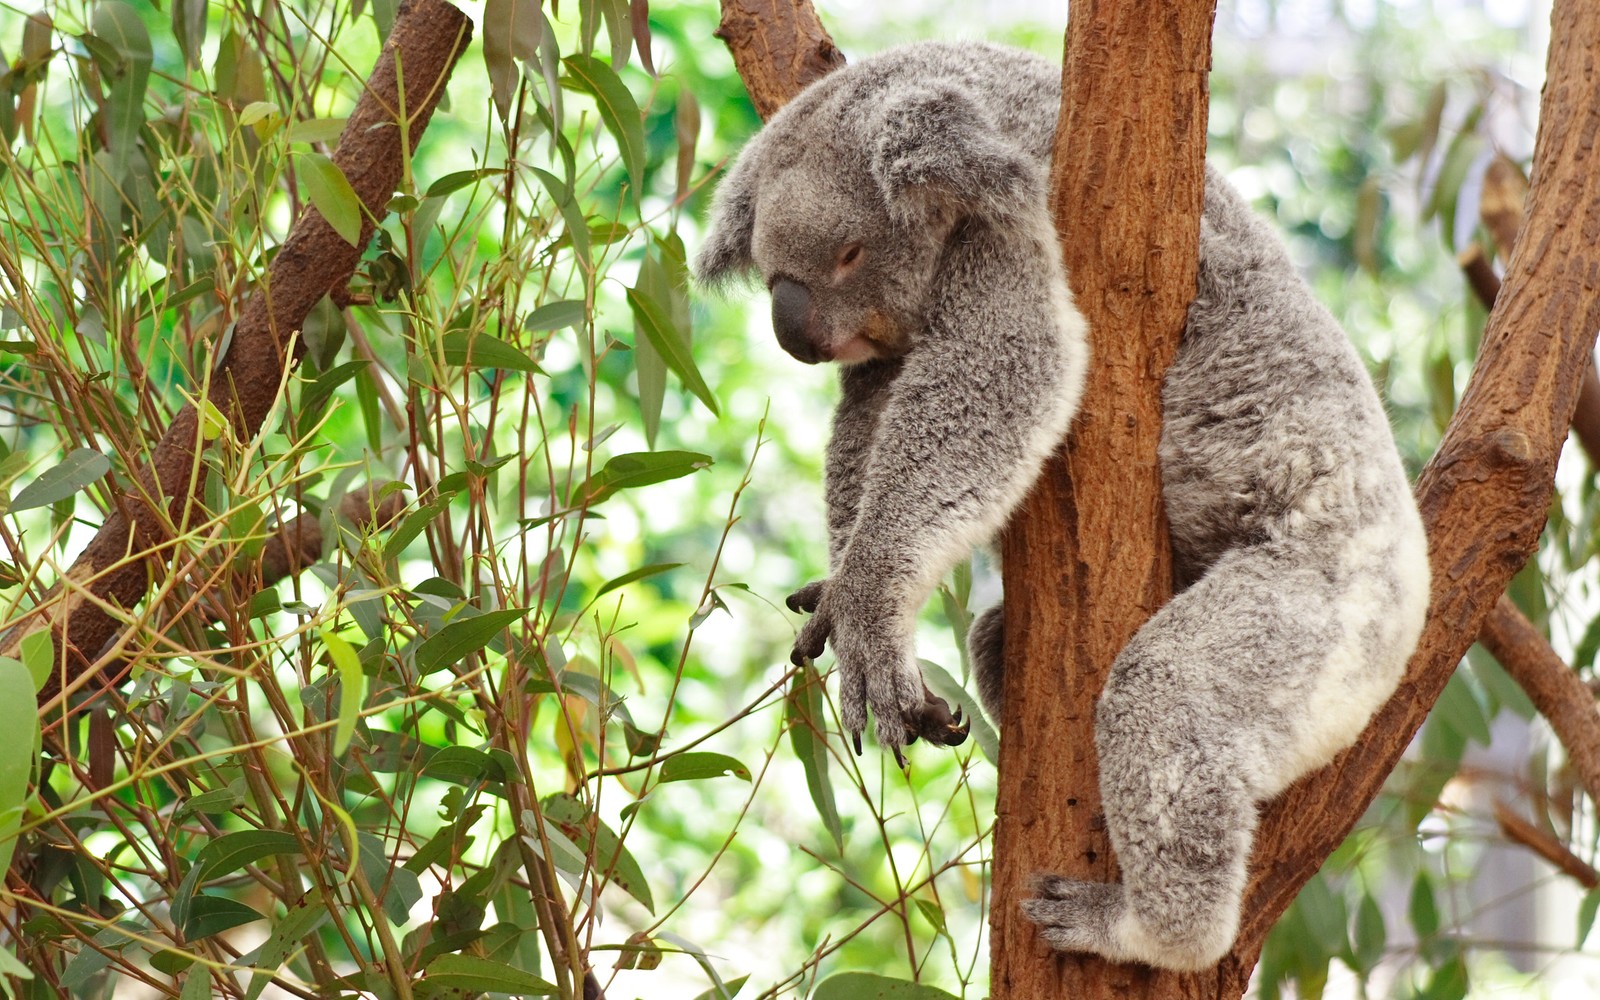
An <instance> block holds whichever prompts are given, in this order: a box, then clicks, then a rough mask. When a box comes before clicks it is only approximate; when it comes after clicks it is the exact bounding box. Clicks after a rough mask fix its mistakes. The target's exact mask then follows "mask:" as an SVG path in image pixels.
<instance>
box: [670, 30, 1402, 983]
mask: <svg viewBox="0 0 1600 1000" xmlns="http://www.w3.org/2000/svg"><path fill="white" fill-rule="evenodd" d="M1060 100H1061V90H1060V70H1059V68H1058V67H1056V66H1053V65H1051V64H1050V63H1048V62H1047V61H1045V60H1043V59H1040V58H1037V57H1035V56H1032V55H1029V54H1027V53H1024V52H1020V51H1015V50H1011V49H1007V48H1003V47H999V46H994V45H985V44H946V43H924V44H917V45H911V46H906V47H902V48H896V49H891V50H889V51H887V52H884V53H881V54H879V55H877V56H874V57H872V58H869V59H866V60H863V61H862V62H860V63H857V64H853V65H851V66H848V67H846V68H843V69H840V70H837V71H835V72H834V73H832V74H830V75H829V76H826V77H824V78H823V79H821V80H819V81H817V82H816V83H815V84H813V85H812V86H811V87H809V88H808V89H807V90H806V91H805V92H803V93H802V94H800V95H799V96H798V97H796V98H795V99H794V100H793V101H792V102H791V103H790V104H789V105H788V106H786V107H785V108H784V109H783V110H782V111H781V112H779V113H778V114H777V115H775V116H774V117H773V119H772V120H771V122H769V123H768V124H767V126H766V127H765V128H764V129H763V130H762V131H761V132H759V133H758V134H757V135H756V136H755V137H754V138H753V139H752V140H751V141H750V143H749V144H748V145H747V146H746V148H745V149H744V151H743V152H742V154H741V155H740V156H739V158H738V161H737V163H736V164H735V165H734V166H733V168H732V169H731V170H730V171H729V173H728V175H727V176H726V177H725V178H724V179H723V181H722V183H721V187H720V189H719V191H718V194H717V198H716V202H715V205H714V208H713V212H712V221H711V227H710V231H709V233H708V235H707V237H706V240H705V243H704V246H703V247H702V249H701V251H700V253H699V255H698V258H697V261H696V271H697V275H698V277H699V279H700V280H701V281H702V282H703V283H706V284H708V285H711V286H716V285H718V284H721V283H726V282H728V281H730V280H731V279H734V278H737V277H741V276H749V275H759V276H760V277H761V278H762V279H763V280H764V281H765V282H766V284H767V287H768V289H769V290H770V292H771V301H772V325H773V329H774V331H775V332H776V334H777V337H778V342H779V344H780V345H782V346H783V348H784V349H785V350H786V351H788V353H790V354H792V355H794V356H795V357H796V358H798V359H799V360H801V361H804V362H806V363H808V364H809V363H817V362H821V361H835V362H838V363H839V364H840V366H841V367H840V386H841V401H840V403H839V406H838V409H837V411H836V412H835V414H834V419H833V435H832V439H831V440H830V442H829V446H828V457H827V466H826V480H825V492H826V496H827V508H828V552H829V573H828V577H827V579H826V580H824V581H821V582H819V583H813V584H809V585H807V586H805V587H803V588H801V589H800V590H799V591H798V592H797V593H796V594H795V595H793V597H792V598H791V607H794V608H795V609H797V610H805V611H809V612H811V617H810V619H809V620H808V621H807V622H806V623H805V625H804V627H803V628H802V629H801V631H800V633H799V636H798V638H797V640H796V642H795V646H794V654H793V655H794V658H795V660H796V661H797V662H799V661H800V660H801V659H803V658H807V657H810V658H815V657H817V656H819V655H820V654H821V653H822V652H823V649H824V645H825V643H826V644H831V646H832V647H833V651H834V656H835V659H836V663H837V671H838V673H839V675H840V683H841V692H840V701H841V716H842V721H843V724H844V727H845V729H846V730H847V731H848V732H849V733H850V734H851V735H852V738H853V740H854V741H855V744H856V749H857V752H858V753H859V752H860V732H861V730H862V729H864V728H865V725H866V718H867V710H868V709H870V710H871V712H872V714H873V716H874V718H875V720H876V734H877V738H878V741H879V742H880V744H882V745H883V746H885V747H887V748H889V749H890V750H891V751H892V752H893V753H894V754H895V757H896V759H897V760H902V756H901V750H900V748H901V746H902V745H903V744H905V743H909V742H910V741H911V740H912V739H914V738H916V737H919V736H920V737H923V738H926V739H929V740H930V741H933V742H939V743H946V744H954V743H958V742H960V739H961V738H962V737H963V736H964V735H965V731H964V729H963V728H962V727H961V725H960V719H959V716H958V715H952V714H951V713H950V712H949V711H948V708H947V706H945V704H944V703H943V702H941V701H939V700H938V699H936V698H934V697H933V696H932V695H929V694H928V693H927V691H926V688H925V687H924V686H923V685H922V683H921V678H920V673H919V670H918V668H917V665H916V660H915V656H914V651H913V649H912V622H913V618H914V616H915V614H916V613H917V611H918V609H919V608H920V607H921V605H922V603H923V601H924V600H925V599H926V598H927V597H928V595H929V593H930V592H931V591H932V589H933V588H934V587H935V586H936V584H937V582H938V581H939V580H940V578H941V577H943V575H944V574H945V573H946V572H948V571H949V569H950V568H951V567H952V566H953V565H954V564H955V563H956V562H957V561H958V560H960V559H962V558H964V557H965V556H966V555H968V554H969V552H970V550H971V548H972V547H973V546H974V545H975V544H979V543H983V542H985V541H986V540H987V539H988V538H989V537H990V536H991V535H992V534H993V533H994V532H995V531H996V530H997V529H998V528H999V527H1000V526H1001V525H1002V524H1003V523H1004V522H1005V520H1006V518H1007V517H1008V516H1009V514H1010V513H1011V511H1012V510H1013V508H1014V507H1015V506H1016V505H1017V503H1018V502H1019V501H1020V499H1021V498H1022V497H1023V496H1024V495H1025V493H1026V492H1027V490H1028V489H1029V488H1030V486H1031V485H1032V483H1033V482H1034V481H1035V480H1036V478H1037V477H1038V474H1039V471H1040V469H1041V466H1042V464H1043V462H1044V460H1045V458H1046V457H1047V456H1048V455H1049V454H1050V453H1051V451H1052V450H1053V449H1054V448H1055V447H1056V446H1057V445H1058V443H1059V442H1060V441H1061V439H1062V437H1063V435H1064V434H1065V432H1066V430H1067V427H1068V424H1069V423H1070V421H1071V419H1072V415H1073V413H1074V412H1075V411H1076V409H1077V407H1078V402H1079V397H1080V394H1081V390H1082V383H1083V375H1084V371H1085V368H1086V365H1087V364H1088V361H1089V357H1088V350H1087V348H1086V346H1085V325H1084V321H1083V319H1082V317H1081V316H1080V315H1079V313H1078V312H1077V310H1076V309H1075V307H1074V306H1073V304H1072V297H1071V294H1070V292H1069V291H1068V287H1067V284H1066V275H1065V273H1064V270H1063V266H1062V263H1061V260H1060V254H1059V250H1058V246H1057V242H1056V235H1055V233H1054V231H1053V229H1052V226H1051V223H1050V212H1049V210H1048V206H1047V204H1046V173H1047V167H1048V160H1049V156H1050V149H1051V143H1052V138H1053V135H1054V132H1055V125H1056V117H1057V113H1058V110H1059V106H1060ZM1162 407H1163V430H1162V438H1161V442H1160V461H1161V474H1162V486H1163V490H1164V496H1165V502H1166V507H1167V515H1168V520H1169V526H1170V531H1171V537H1172V546H1173V555H1174V575H1175V580H1174V583H1175V590H1176V594H1175V596H1174V597H1173V598H1172V600H1171V601H1170V602H1168V603H1167V605H1166V606H1165V607H1163V608H1162V609H1161V610H1160V611H1158V612H1157V613H1156V615H1155V616H1154V617H1153V618H1151V619H1150V621H1149V622H1147V623H1146V624H1145V625H1144V626H1143V627H1142V628H1141V629H1140V630H1139V631H1138V632H1137V633H1136V634H1135V635H1134V637H1133V638H1132V639H1131V640H1130V641H1129V643H1128V645H1127V647H1126V648H1125V649H1123V650H1122V652H1121V653H1120V654H1119V655H1118V656H1117V658H1116V661H1115V662H1114V664H1113V665H1112V667H1111V671H1110V674H1109V677H1108V679H1107V683H1106V687H1105V690H1104V692H1103V693H1102V694H1101V695H1100V698H1099V702H1098V705H1097V710H1096V717H1095V746H1096V750H1097V754H1098V760H1099V772H1100V790H1101V796H1102V799H1103V802H1104V808H1105V823H1106V829H1107V833H1108V834H1109V837H1110V840H1111V844H1112V847H1113V848H1114V850H1115V852H1116V855H1117V858H1118V861H1119V863H1120V865H1121V868H1122V881H1121V882H1120V883H1094V882H1084V881H1080V880H1075V879H1069V878H1064V877H1060V876H1055V875H1042V876H1039V877H1037V878H1036V880H1035V885H1034V888H1035V892H1036V898H1032V899H1029V900H1025V901H1023V903H1022V906H1023V909H1024V912H1025V913H1026V914H1027V915H1028V916H1029V917H1030V918H1031V919H1032V920H1033V921H1035V922H1036V923H1037V924H1038V925H1039V927H1040V930H1041V932H1042V934H1043V936H1044V937H1045V939H1046V940H1047V941H1049V942H1050V943H1051V944H1052V945H1053V946H1054V947H1056V948H1058V949H1061V950H1065V951H1077V952H1090V953H1095V954H1098V955H1101V956H1103V957H1105V958H1107V959H1110V960H1112V961H1118V962H1142V963H1146V964H1149V965H1153V966H1159V967H1164V968H1171V969H1180V970H1194V969H1203V968H1208V967H1210V966H1212V965H1215V964H1216V962H1217V961H1219V960H1220V959H1221V958H1222V956H1224V955H1225V954H1226V953H1227V952H1228V950H1229V949H1230V948H1231V946H1232V944H1233V940H1234V937H1235V935H1236V933H1237V929H1238V922H1239V907H1240V905H1241V900H1242V896H1243V892H1244V888H1245V882H1246V863H1247V861H1248V859H1249V854H1250V847H1251V842H1252V839H1253V835H1254V829H1255V824H1256V817H1257V810H1258V807H1259V805H1260V803H1262V802H1264V801H1266V800H1268V799H1271V798H1272V797H1273V796H1275V795H1277V794H1278V793H1279V792H1281V791H1282V790H1283V789H1284V788H1285V787H1286V786H1287V785H1289V784H1290V783H1291V782H1293V781H1294V780H1295V779H1296V778H1298V777H1300V776H1301V775H1304V774H1306V773H1308V772H1310V771H1312V770H1315V769H1316V768H1318V767H1321V766H1322V765H1324V764H1326V763H1327V762H1328V761H1330V760H1331V759H1332V758H1333V756H1334V755H1335V754H1336V753H1337V752H1338V751H1340V750H1341V749H1343V748H1345V747H1347V746H1349V745H1350V744H1351V743H1352V742H1353V741H1354V740H1355V738H1356V737H1357V735H1358V734H1359V733H1360V732H1361V730H1362V729H1363V727H1364V726H1365V725H1366V722H1367V720H1368V719H1369V718H1371V716H1372V714H1373V713H1374V712H1375V711H1376V710H1377V709H1378V707H1379V706H1381V705H1382V704H1383V703H1384V701H1385V700H1387V699H1388V697H1389V696H1390V694H1391V693H1393V691H1394V689H1395V686H1396V685H1397V683H1398V681H1399V679H1400V677H1401V675H1402V673H1403V671H1404V667H1405V663H1406V660H1407V659H1408V658H1409V656H1410V654H1411V652H1412V650H1413V649H1414V648H1415V646H1416V643H1417V640H1418V638H1419V636H1420V633H1421V629H1422V624H1423V619H1424V616H1425V613H1426V610H1427V603H1428V594H1429V571H1428V560H1427V540H1426V537H1425V535H1424V532H1423V527H1422V522H1421V518H1420V517H1419V515H1418V513H1417V509H1416V505H1415V503H1414V501H1413V499H1412V495H1411V490H1410V488H1409V485H1408V483H1407V481H1406V476H1405V471H1404V469H1403V467H1402V465H1401V462H1400V458H1399V455H1398V454H1397V452H1396V449H1395V446H1394V442H1393V438H1392V435H1391V432H1390V429H1389V425H1388V420H1387V416H1386V414H1385V412H1384V409H1383V406H1382V404H1381V403H1380V402H1379V400H1378V396H1377V393H1376V392H1375V390H1374V388H1373V385H1372V382H1371V379H1370V378H1369V377H1368V375H1367V372H1366V370H1365V368H1364V366H1363V365H1362V363H1361V360H1360V358H1359V357H1358V356H1357V354H1356V352H1355V350H1354V348H1353V347H1352V346H1351V345H1350V343H1349V341H1348V340H1347V339H1346V337H1345V335H1344V333H1343V331H1342V330H1341V329H1340V328H1339V326H1338V324H1337V323H1336V322H1335V320H1334V319H1333V317H1332V316H1331V315H1329V314H1328V312H1327V311H1326V310H1325V309H1323V308H1322V307H1321V306H1320V305H1319V304H1318V303H1317V302H1316V300H1315V299H1314V297H1313V296H1312V294H1311V291H1310V289H1309V288H1308V286H1307V285H1306V284H1305V282H1304V281H1303V280H1302V279H1301V278H1300V277H1299V275H1298V274H1297V273H1296V271H1295V269H1294V267H1293V265H1292V264H1291V262H1290V260H1289V258H1288V255H1287V253H1286V252H1285V250H1284V248H1283V246H1282V245H1281V243H1280V242H1279V241H1278V240H1277V238H1276V237H1275V236H1274V235H1273V234H1272V232H1271V231H1270V230H1269V229H1268V228H1267V226H1266V225H1265V224H1264V223H1263V222H1261V221H1260V220H1258V219H1257V218H1256V217H1255V216H1254V215H1253V214H1252V213H1251V211H1250V210H1249V208H1248V207H1247V206H1246V205H1245V203H1244V201H1243V199H1242V198H1240V197H1239V195H1238V194H1237V193H1236V192H1234V191H1233V190H1232V189H1231V188H1230V187H1229V185H1228V184H1227V183H1226V181H1224V180H1223V179H1222V177H1221V176H1220V175H1219V174H1218V173H1216V172H1215V171H1212V170H1208V171H1207V174H1206V184H1205V207H1204V213H1203V215H1202V219H1201V235H1200V271H1199V281H1198V292H1197V294H1196V297H1195V299H1194V302H1193V303H1192V305H1191V306H1190V309H1189V313H1188V318H1187V322H1186V326H1185V329H1184V332H1183V338H1182V341H1181V344H1180V347H1179V350H1178V353H1177V357H1176V360H1175V361H1174V363H1173V365H1172V367H1171V368H1170V370H1169V371H1168V372H1167V375H1166V381H1165V383H1164V385H1163V389H1162ZM1002 620H1003V616H1002V613H1001V608H1000V607H998V606H997V607H994V608H991V609H989V610H987V611H985V612H984V613H983V614H982V615H980V616H979V618H978V620H977V621H976V622H975V623H974V627H973V628H972V630H971V633H970V636H969V643H970V648H971V654H972V657H971V658H972V662H973V665H974V672H975V676H976V680H977V684H978V689H979V695H980V699H981V700H982V702H983V704H984V707H985V709H986V710H987V711H988V712H989V713H990V714H991V715H995V716H996V717H998V710H999V705H1000V692H1001V687H1002V684H1001V677H1002V673H1001V668H1002V659H1003V657H1002V652H1003V648H1004V642H1005V637H1004V634H1003V631H1004V630H1003V626H1002Z"/></svg>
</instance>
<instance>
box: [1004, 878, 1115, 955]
mask: <svg viewBox="0 0 1600 1000" xmlns="http://www.w3.org/2000/svg"><path fill="white" fill-rule="evenodd" d="M1032 888H1033V891H1034V892H1037V893H1038V894H1039V897H1040V898H1038V899H1025V900H1023V901H1022V912H1023V913H1024V914H1026V915H1027V917H1028V919H1029V920H1032V921H1033V922H1034V923H1036V924H1038V925H1039V933H1040V934H1041V935H1043V937H1044V939H1045V940H1046V941H1048V942H1050V946H1051V947H1053V948H1056V949H1059V950H1061V951H1086V952H1093V953H1095V954H1098V955H1104V956H1106V957H1107V958H1112V959H1113V960H1118V959H1120V958H1121V957H1122V956H1119V955H1117V951H1118V950H1119V949H1118V948H1117V947H1116V945H1115V944H1114V941H1113V935H1114V934H1115V928H1116V926H1117V921H1118V920H1119V919H1120V918H1121V916H1122V908H1123V890H1122V884H1121V883H1118V882H1083V881H1079V880H1078V879H1072V878H1062V877H1061V876H1059V875H1038V876H1035V877H1034V879H1033V885H1032Z"/></svg>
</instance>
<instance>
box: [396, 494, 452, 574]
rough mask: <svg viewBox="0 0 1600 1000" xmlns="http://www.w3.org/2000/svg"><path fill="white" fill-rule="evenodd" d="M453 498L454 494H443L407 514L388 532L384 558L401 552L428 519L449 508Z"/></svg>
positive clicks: (420, 531)
mask: <svg viewBox="0 0 1600 1000" xmlns="http://www.w3.org/2000/svg"><path fill="white" fill-rule="evenodd" d="M453 499H455V494H454V493H447V494H445V495H444V496H440V497H435V498H434V499H432V500H429V501H428V502H427V503H425V504H423V505H422V506H421V507H418V508H417V509H416V510H414V511H412V512H411V513H410V514H407V515H406V519H405V520H404V521H401V522H400V527H398V528H396V529H394V530H393V531H391V532H389V537H388V538H387V539H386V540H385V541H384V543H383V557H384V558H385V559H393V558H394V557H396V556H398V555H399V554H400V553H401V552H404V551H405V548H406V546H407V545H410V544H411V540H412V539H413V538H416V537H417V536H418V535H419V534H421V533H422V529H423V528H426V527H427V526H428V522H429V521H432V520H433V519H434V518H436V517H438V516H439V515H440V514H443V513H444V512H445V511H447V510H448V509H449V508H450V501H451V500H453Z"/></svg>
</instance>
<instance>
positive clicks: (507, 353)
mask: <svg viewBox="0 0 1600 1000" xmlns="http://www.w3.org/2000/svg"><path fill="white" fill-rule="evenodd" d="M443 346H444V360H445V364H450V365H460V366H461V367H463V368H504V369H508V370H511V371H519V372H528V373H530V374H536V373H538V371H539V366H538V365H537V364H536V363H534V360H533V359H532V358H530V357H528V356H527V355H526V354H524V353H523V352H522V351H520V350H518V349H517V348H515V347H513V346H511V345H510V344H508V343H506V342H505V341H503V340H501V339H500V338H499V337H492V336H490V335H489V334H487V333H478V334H471V335H469V334H467V333H466V332H465V331H462V330H457V331H456V332H455V333H447V334H445V335H444V340H443Z"/></svg>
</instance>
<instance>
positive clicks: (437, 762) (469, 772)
mask: <svg viewBox="0 0 1600 1000" xmlns="http://www.w3.org/2000/svg"><path fill="white" fill-rule="evenodd" d="M422 773H423V774H427V775H432V776H433V777H435V778H444V779H445V780H447V781H459V782H462V783H468V782H474V781H498V782H504V781H505V780H506V771H505V768H503V767H501V766H500V762H499V761H497V760H495V759H494V758H493V757H491V756H489V755H488V754H486V753H484V752H483V751H482V750H474V749H473V748H472V747H444V748H443V749H441V750H439V751H438V752H437V753H435V754H434V755H433V756H431V757H429V758H428V763H427V765H426V766H424V767H423V769H422Z"/></svg>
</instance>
